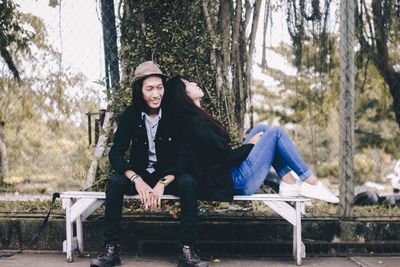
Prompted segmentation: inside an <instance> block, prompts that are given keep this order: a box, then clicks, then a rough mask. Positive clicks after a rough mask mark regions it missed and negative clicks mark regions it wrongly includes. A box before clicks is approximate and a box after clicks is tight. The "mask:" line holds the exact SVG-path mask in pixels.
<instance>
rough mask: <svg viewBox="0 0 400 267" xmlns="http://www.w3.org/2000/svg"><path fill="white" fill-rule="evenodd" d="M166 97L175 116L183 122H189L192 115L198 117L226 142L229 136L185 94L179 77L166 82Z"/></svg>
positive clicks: (184, 86) (183, 84) (219, 124)
mask: <svg viewBox="0 0 400 267" xmlns="http://www.w3.org/2000/svg"><path fill="white" fill-rule="evenodd" d="M167 90H168V95H167V98H166V102H167V103H168V106H169V107H170V108H171V110H173V111H175V113H176V115H177V116H179V117H180V118H182V119H183V120H184V121H187V120H189V119H190V118H191V117H192V116H194V115H199V116H201V117H203V118H204V119H205V120H207V121H208V122H209V123H210V124H211V125H212V127H213V128H214V129H215V130H216V131H217V132H218V133H220V134H221V135H223V136H224V137H225V138H226V139H227V140H228V141H229V140H230V138H229V134H228V133H227V131H226V130H225V128H224V127H223V126H222V125H221V123H219V122H218V121H217V120H215V119H214V118H213V117H212V116H211V115H210V114H208V113H207V112H206V111H205V110H204V109H202V108H200V107H198V106H197V105H196V104H195V103H194V102H193V100H192V99H191V98H190V97H189V96H188V95H187V93H186V84H185V83H184V82H183V80H182V78H181V77H180V76H175V77H173V78H171V79H170V80H169V81H168V82H167Z"/></svg>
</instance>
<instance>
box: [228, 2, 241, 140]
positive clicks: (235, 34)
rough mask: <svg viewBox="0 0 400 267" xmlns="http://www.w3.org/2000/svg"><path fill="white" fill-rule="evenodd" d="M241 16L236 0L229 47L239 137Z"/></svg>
mask: <svg viewBox="0 0 400 267" xmlns="http://www.w3.org/2000/svg"><path fill="white" fill-rule="evenodd" d="M241 18H242V1H241V0H238V1H237V2H236V8H235V16H234V18H233V26H232V49H231V64H232V91H233V93H234V105H235V123H236V131H237V133H238V134H239V137H241V136H242V135H243V133H242V132H243V119H242V117H243V115H242V114H244V111H243V109H242V99H243V81H242V77H243V75H242V68H241V58H240V43H239V42H240V30H241V28H240V27H241Z"/></svg>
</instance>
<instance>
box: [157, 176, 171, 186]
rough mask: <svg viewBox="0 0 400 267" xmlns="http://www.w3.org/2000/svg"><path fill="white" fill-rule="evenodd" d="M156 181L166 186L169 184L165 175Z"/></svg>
mask: <svg viewBox="0 0 400 267" xmlns="http://www.w3.org/2000/svg"><path fill="white" fill-rule="evenodd" d="M158 182H159V183H160V184H163V185H164V186H167V185H168V184H169V182H168V179H167V178H166V177H163V178H161V179H160V180H159V181H158Z"/></svg>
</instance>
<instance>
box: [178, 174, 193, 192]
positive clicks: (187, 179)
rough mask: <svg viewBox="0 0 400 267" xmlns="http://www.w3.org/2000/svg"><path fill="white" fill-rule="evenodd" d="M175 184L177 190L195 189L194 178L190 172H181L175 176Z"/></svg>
mask: <svg viewBox="0 0 400 267" xmlns="http://www.w3.org/2000/svg"><path fill="white" fill-rule="evenodd" d="M177 185H178V189H179V192H187V191H188V190H189V191H190V190H193V189H197V181H196V178H195V177H194V176H192V175H190V174H183V175H180V176H178V177H177Z"/></svg>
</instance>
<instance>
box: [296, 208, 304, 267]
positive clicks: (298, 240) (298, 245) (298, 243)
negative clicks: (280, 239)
mask: <svg viewBox="0 0 400 267" xmlns="http://www.w3.org/2000/svg"><path fill="white" fill-rule="evenodd" d="M294 228H295V231H296V264H297V265H301V251H302V249H301V243H302V242H301V203H299V202H296V226H295V227H294Z"/></svg>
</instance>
